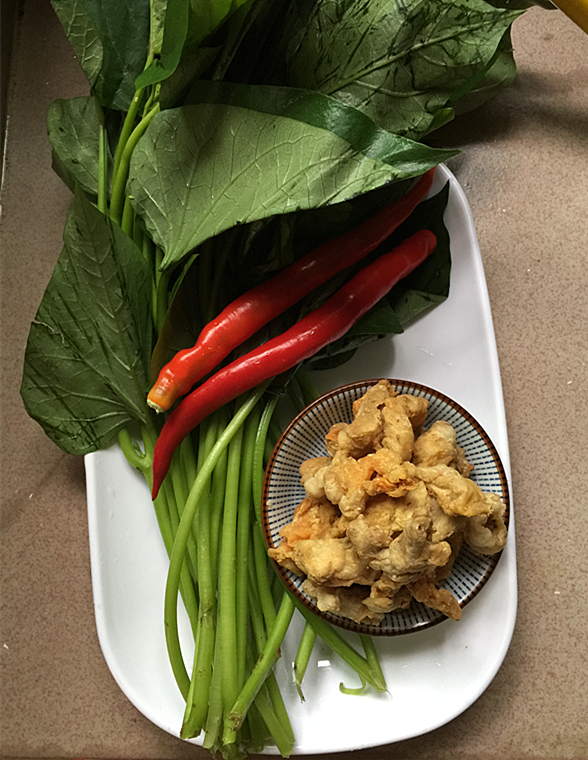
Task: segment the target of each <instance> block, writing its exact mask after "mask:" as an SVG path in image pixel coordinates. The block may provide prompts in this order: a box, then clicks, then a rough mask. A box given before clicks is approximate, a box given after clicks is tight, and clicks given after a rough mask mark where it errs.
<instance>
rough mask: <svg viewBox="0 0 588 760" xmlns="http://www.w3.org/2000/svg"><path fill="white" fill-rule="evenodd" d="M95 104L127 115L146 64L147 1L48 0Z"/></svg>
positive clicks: (148, 13) (147, 47)
mask: <svg viewBox="0 0 588 760" xmlns="http://www.w3.org/2000/svg"><path fill="white" fill-rule="evenodd" d="M52 5H53V7H54V8H55V10H56V12H57V14H58V16H59V19H60V21H61V23H62V24H63V26H64V29H65V31H66V34H67V35H68V37H69V39H70V41H71V43H72V46H73V48H74V50H75V51H76V53H77V55H78V56H79V58H80V61H81V63H82V68H83V70H84V73H85V74H86V76H87V77H88V81H89V82H90V84H92V86H93V90H94V93H95V95H96V97H97V99H98V102H99V103H100V105H102V106H103V107H105V108H115V109H117V110H119V111H126V110H127V109H128V108H129V105H130V103H131V101H132V99H133V95H134V94H135V79H136V78H137V77H138V75H139V74H140V73H141V71H142V70H143V68H144V66H145V61H146V60H147V54H148V49H149V36H150V29H149V26H150V20H151V17H150V7H149V0H52Z"/></svg>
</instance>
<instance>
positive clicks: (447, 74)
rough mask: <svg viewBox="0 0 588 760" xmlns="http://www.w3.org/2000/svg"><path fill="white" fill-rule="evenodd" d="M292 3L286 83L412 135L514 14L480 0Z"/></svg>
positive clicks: (482, 61)
mask: <svg viewBox="0 0 588 760" xmlns="http://www.w3.org/2000/svg"><path fill="white" fill-rule="evenodd" d="M293 8H294V10H293V13H292V14H291V20H290V23H289V25H288V26H287V27H286V28H285V30H284V37H283V38H284V41H285V42H284V46H285V47H287V53H286V61H287V70H288V78H287V82H286V83H287V84H288V85H290V86H294V87H303V88H308V89H316V90H319V91H320V92H324V93H327V94H331V95H334V96H335V97H337V98H340V99H341V100H343V101H344V102H346V103H348V104H351V105H354V106H355V107H357V108H358V109H359V110H361V111H363V112H364V113H366V114H367V115H368V116H369V117H370V118H371V119H373V121H375V122H376V123H377V124H379V125H380V126H382V127H383V128H384V129H386V130H388V131H390V132H394V133H396V134H399V135H404V136H407V137H411V138H412V139H419V138H420V137H422V136H423V135H425V134H427V133H428V132H429V131H430V127H431V124H432V122H433V120H434V119H435V115H436V113H437V112H438V111H439V110H440V109H443V108H444V107H445V105H446V103H447V102H448V101H449V100H450V98H451V95H452V93H453V92H454V91H455V90H456V89H457V88H459V87H460V86H461V85H462V84H463V83H464V82H466V81H468V80H470V79H471V78H472V77H474V76H475V74H476V72H478V71H480V70H484V69H485V67H486V66H487V64H488V62H489V61H490V60H491V59H492V57H493V56H494V54H495V52H496V49H497V47H498V45H499V43H500V41H501V39H502V37H503V35H504V33H505V31H506V30H507V29H508V28H509V27H510V25H511V24H512V22H513V21H514V20H515V19H516V18H517V17H518V15H520V11H507V10H504V9H501V8H494V7H492V6H491V5H489V4H488V3H486V2H484V0H438V1H437V2H435V3H398V2H396V0H371V2H369V3H366V2H363V0H346V1H345V2H340V3H333V2H330V1H329V0H318V1H317V0H298V2H296V3H294V4H293Z"/></svg>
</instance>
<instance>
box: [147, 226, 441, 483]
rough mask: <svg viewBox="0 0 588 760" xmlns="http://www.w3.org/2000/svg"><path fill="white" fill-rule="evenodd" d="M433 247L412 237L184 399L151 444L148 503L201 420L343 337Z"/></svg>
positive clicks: (426, 237) (431, 238) (431, 240)
mask: <svg viewBox="0 0 588 760" xmlns="http://www.w3.org/2000/svg"><path fill="white" fill-rule="evenodd" d="M436 244H437V239H436V237H435V235H434V234H433V233H432V232H430V231H429V230H421V231H420V232H416V233H415V234H414V235H412V236H411V237H409V238H408V239H407V240H405V241H404V242H403V243H401V244H400V245H399V246H398V247H397V248H395V249H394V250H392V251H389V252H388V253H385V254H382V256H379V257H378V258H377V259H376V260H375V261H374V262H373V263H372V264H369V265H368V266H366V267H365V268H364V269H362V270H361V271H360V272H359V273H358V274H357V275H355V277H353V278H352V279H351V280H350V281H349V282H348V283H347V284H345V285H344V286H343V287H342V288H340V289H339V290H338V291H337V292H336V293H335V295H334V296H332V297H331V298H329V299H328V301H326V302H325V303H324V304H323V305H322V306H319V307H318V308H317V309H315V310H314V311H313V312H311V313H310V314H308V315H307V316H306V317H304V318H303V319H301V320H300V321H299V322H297V323H296V324H295V325H293V326H292V327H291V328H290V329H289V330H286V332H285V333H283V334H282V335H278V336H276V337H275V338H272V339H271V340H268V341H267V342H266V343H264V344H263V345H261V346H259V347H258V348H256V349H254V350H253V351H250V352H249V353H248V354H245V355H244V356H242V357H240V358H239V359H236V360H235V361H234V362H232V363H231V364H229V365H227V366H226V367H224V368H223V369H221V370H219V371H218V372H217V373H216V374H214V375H213V376H212V377H210V378H209V379H208V380H206V381H205V382H204V383H202V385H200V386H198V387H197V388H196V389H195V390H194V391H192V393H190V394H189V395H188V396H186V397H185V398H184V399H183V401H181V402H180V404H179V405H178V407H177V408H176V409H175V410H174V411H173V412H172V413H171V414H170V415H169V417H168V418H167V420H166V421H165V424H164V426H163V428H162V430H161V433H160V434H159V438H158V440H157V443H156V444H155V450H154V452H153V489H152V495H153V498H155V497H156V496H157V492H158V490H159V487H160V485H161V483H162V481H163V478H164V477H165V475H166V473H167V471H168V469H169V465H170V462H171V458H172V455H173V452H174V451H175V449H176V448H177V447H178V446H179V445H180V443H181V442H182V440H183V439H184V437H185V436H186V435H188V433H189V432H190V431H191V430H193V429H194V428H195V427H196V426H197V425H199V424H200V422H202V420H204V419H205V418H206V417H208V415H210V414H212V413H213V412H214V411H216V410H217V409H219V408H220V407H221V406H223V405H224V404H227V403H228V402H229V401H232V400H233V399H235V398H237V396H240V395H241V394H242V393H245V392H246V391H248V390H250V389H251V388H255V387H256V386H258V385H260V384H261V383H263V382H264V381H265V380H268V379H270V378H272V377H275V376H276V375H280V374H281V373H282V372H285V371H286V370H288V369H290V368H292V367H294V366H295V365H296V364H299V363H300V362H302V361H304V360H305V359H308V358H309V357H310V356H314V354H316V353H317V352H318V351H319V350H320V349H321V348H323V347H324V346H326V345H328V344H329V343H332V342H333V341H335V340H337V338H340V337H341V336H343V335H345V333H346V332H347V331H348V330H349V329H350V328H351V327H352V326H353V325H354V324H355V323H356V322H357V321H358V319H359V318H360V317H361V316H363V315H364V314H365V313H366V312H367V311H369V310H370V309H371V308H372V306H373V305H374V304H375V303H377V302H378V301H379V300H380V299H381V298H383V297H384V296H385V295H386V293H388V292H389V291H390V289H391V288H392V287H393V286H394V285H395V284H396V283H397V282H398V281H399V280H401V279H402V278H403V277H406V276H407V275H408V274H410V272H412V270H413V269H415V268H416V267H417V266H418V265H419V264H420V263H422V262H423V261H424V260H425V259H426V258H427V256H428V255H429V254H430V253H432V251H433V250H434V249H435V246H436Z"/></svg>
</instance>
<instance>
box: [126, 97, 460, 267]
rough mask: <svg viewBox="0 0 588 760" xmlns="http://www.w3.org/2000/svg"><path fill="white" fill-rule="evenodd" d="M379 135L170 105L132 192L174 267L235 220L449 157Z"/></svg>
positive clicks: (204, 106) (150, 139)
mask: <svg viewBox="0 0 588 760" xmlns="http://www.w3.org/2000/svg"><path fill="white" fill-rule="evenodd" d="M363 134H364V133H362V137H363ZM372 136H373V137H374V142H373V143H366V142H362V143H361V145H359V146H358V147H356V146H354V145H351V144H350V143H349V142H348V141H347V140H345V139H343V138H342V137H340V136H338V135H336V134H333V132H331V131H329V130H328V129H325V128H321V127H317V126H315V125H314V124H311V123H305V122H303V121H300V120H298V119H293V118H288V117H285V116H277V115H274V114H268V113H262V112H260V111H257V110H252V109H249V108H242V107H239V106H234V105H230V104H223V103H201V104H198V105H189V106H184V107H182V108H176V109H171V110H169V111H164V112H162V113H160V114H158V115H157V116H155V117H154V119H153V120H152V122H151V124H150V125H149V128H148V129H147V131H146V133H145V135H144V137H143V138H142V139H141V141H140V142H139V143H138V145H137V147H136V149H135V152H134V154H133V158H132V162H131V171H130V176H129V183H128V193H129V195H130V197H131V198H132V200H133V205H134V207H135V210H136V211H137V212H138V213H139V214H140V215H141V216H142V217H143V220H144V222H145V225H146V227H147V229H148V231H149V233H150V234H151V236H152V237H153V239H154V240H155V242H156V243H157V244H158V245H160V246H162V248H163V250H164V252H165V258H164V261H163V266H164V267H166V266H170V265H172V264H175V263H177V262H178V261H179V260H181V259H182V258H183V257H184V256H185V255H186V254H187V253H188V252H189V251H191V250H193V249H194V248H196V247H197V246H198V245H200V244H201V243H202V242H204V241H205V240H207V239H209V238H211V237H213V236H215V235H218V234H219V233H220V232H222V231H224V230H226V229H229V228H230V227H233V226H235V225H237V224H243V223H246V222H252V221H255V220H259V219H264V218H267V217H270V216H273V215H275V214H286V213H289V212H292V211H296V210H299V209H310V208H316V207H318V206H325V205H328V204H333V203H339V202H341V201H345V200H348V199H350V198H353V197H354V196H357V195H360V194H362V193H365V192H367V191H369V190H372V189H374V188H377V187H380V186H381V185H383V184H385V183H387V182H390V181H392V180H397V179H400V178H405V177H410V176H415V175H417V174H420V173H422V172H424V171H425V170H426V169H428V168H430V167H431V166H434V165H436V164H437V163H439V161H440V160H442V158H444V157H446V156H447V153H446V152H444V151H434V150H432V149H428V148H426V147H425V146H422V145H418V144H415V143H411V142H410V141H406V140H402V139H400V138H396V137H395V136H393V135H389V136H388V138H389V139H388V138H387V139H386V140H384V136H385V135H384V134H383V133H382V131H381V130H380V131H378V130H376V131H375V132H374V133H373V134H372ZM374 146H375V147H376V148H377V147H379V149H380V150H381V153H382V154H385V162H384V161H381V160H378V158H377V157H376V156H377V150H374V153H375V154H376V155H368V154H370V152H371V150H372V147H374ZM394 156H396V158H397V160H396V161H394V160H393V158H394Z"/></svg>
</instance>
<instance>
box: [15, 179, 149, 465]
mask: <svg viewBox="0 0 588 760" xmlns="http://www.w3.org/2000/svg"><path fill="white" fill-rule="evenodd" d="M150 298H151V277H150V272H149V267H148V266H147V263H146V261H145V260H144V259H143V258H142V256H141V252H140V250H139V249H138V248H137V247H136V246H135V244H134V243H133V242H132V240H130V238H128V237H127V236H126V235H124V233H122V232H121V230H120V229H119V228H118V227H116V225H112V224H111V223H110V222H109V221H108V220H107V219H106V217H104V216H103V215H102V214H100V213H99V212H98V211H97V210H96V208H95V207H94V206H92V205H91V204H90V203H89V202H88V201H87V200H86V198H85V196H84V195H83V193H82V192H81V191H78V192H77V193H76V196H75V198H74V202H73V205H72V208H71V211H70V213H69V215H68V218H67V222H66V227H65V231H64V248H63V252H62V253H61V256H60V258H59V260H58V262H57V265H56V267H55V270H54V272H53V275H52V277H51V280H50V282H49V285H48V286H47V290H46V291H45V294H44V296H43V300H42V301H41V304H40V306H39V309H38V312H37V314H36V317H35V320H34V322H33V324H32V325H31V330H30V333H29V338H28V342H27V348H26V354H25V366H24V375H23V381H22V386H21V394H22V398H23V400H24V403H25V407H26V409H27V412H28V413H29V415H30V416H31V417H32V418H33V419H35V420H37V421H38V422H39V423H40V424H41V425H42V427H43V429H44V430H45V432H46V433H47V435H48V436H49V437H50V438H51V439H52V440H53V441H54V442H55V443H56V444H57V445H58V446H60V447H61V448H62V449H63V450H64V451H66V452H68V453H71V454H86V453H88V452H90V451H95V450H98V449H101V448H104V447H105V446H108V445H109V444H110V443H112V441H113V440H114V438H115V437H116V435H117V433H118V431H119V430H120V429H121V428H124V427H126V426H127V425H128V424H129V422H130V421H131V420H145V419H146V418H147V414H148V409H147V405H146V402H145V398H146V393H147V390H148V388H149V355H150V352H151V310H150Z"/></svg>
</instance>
